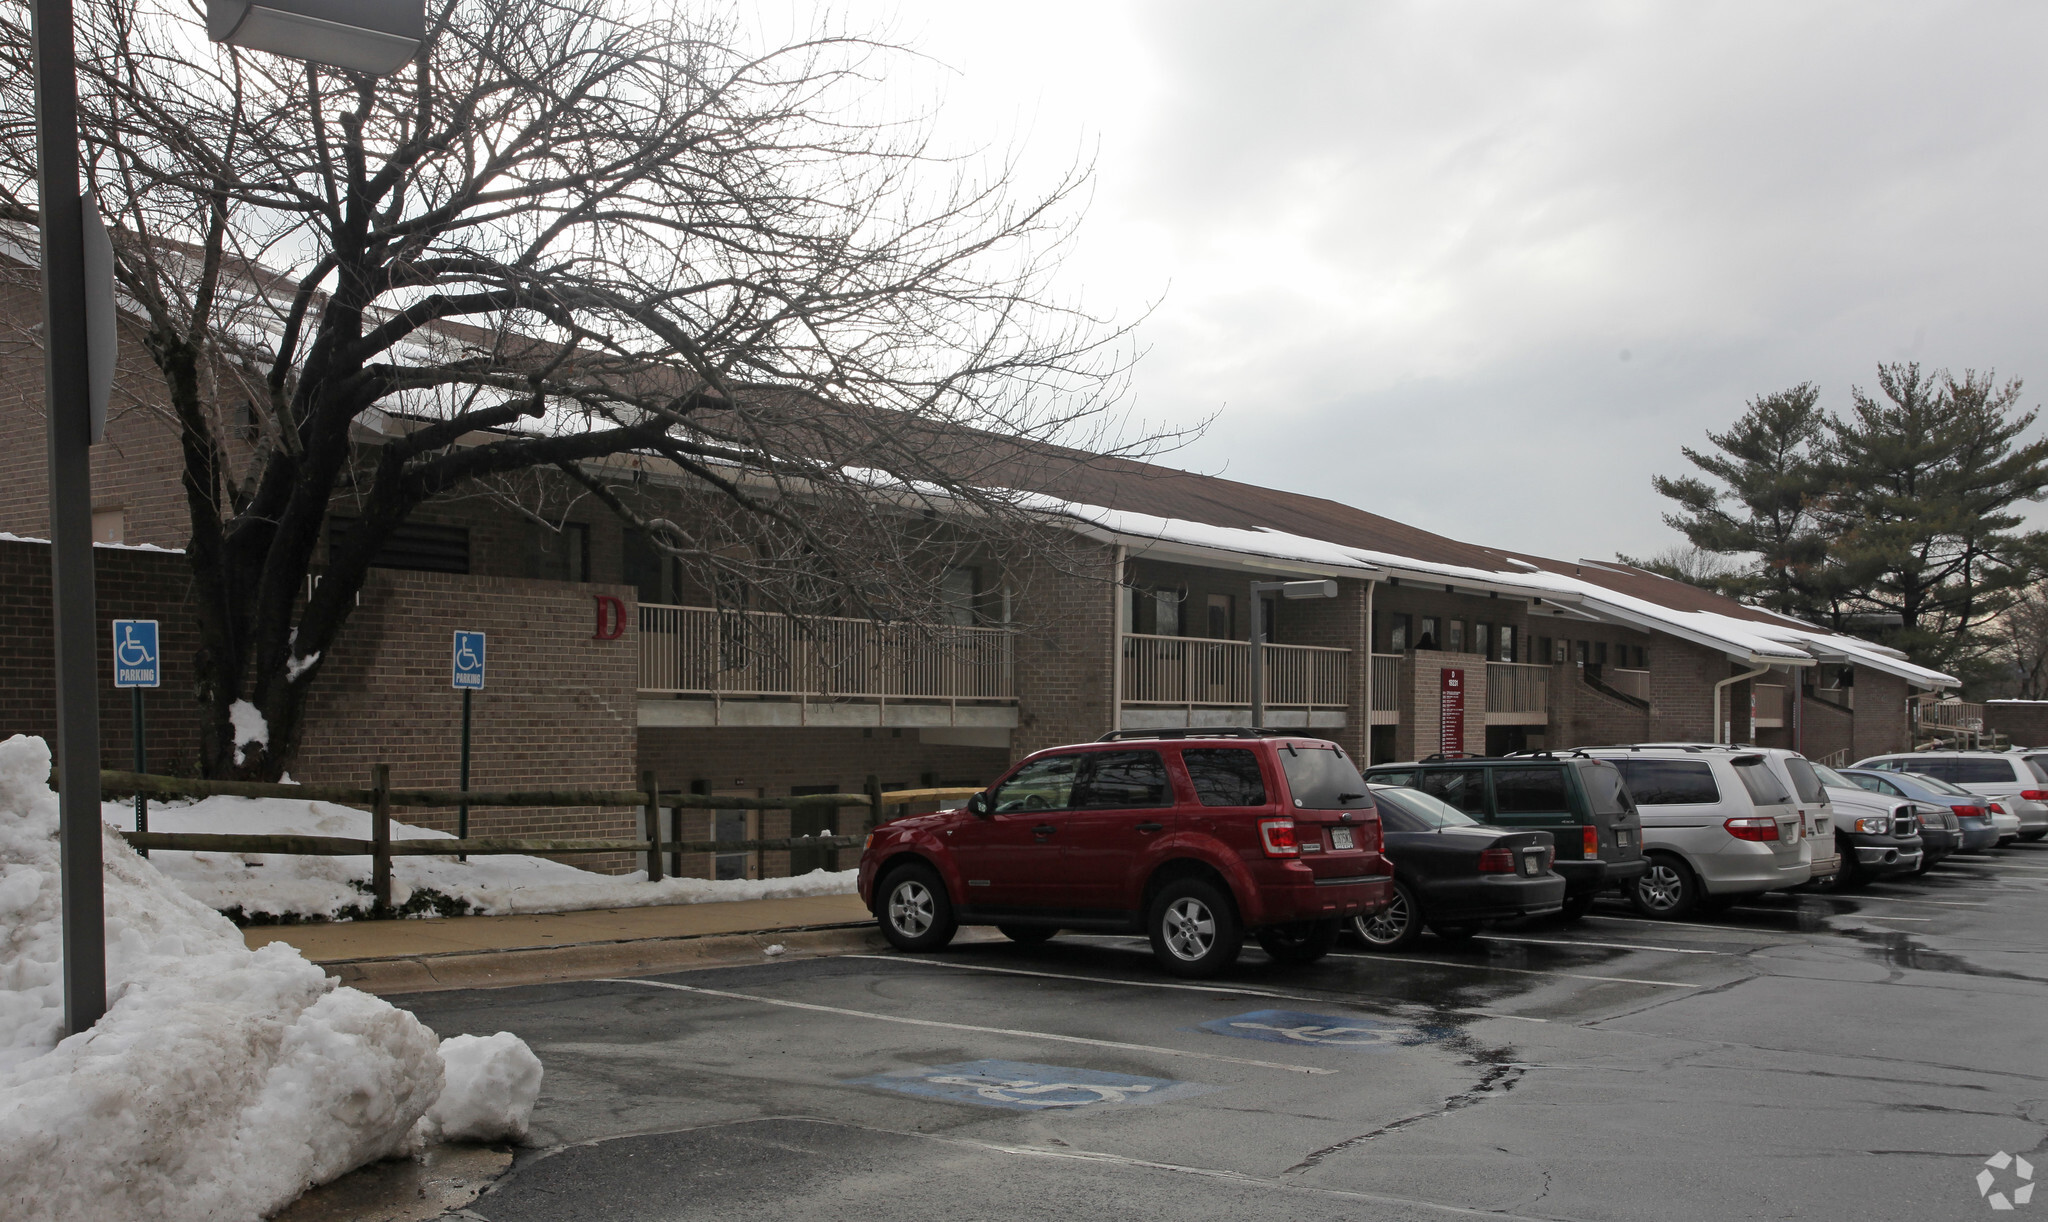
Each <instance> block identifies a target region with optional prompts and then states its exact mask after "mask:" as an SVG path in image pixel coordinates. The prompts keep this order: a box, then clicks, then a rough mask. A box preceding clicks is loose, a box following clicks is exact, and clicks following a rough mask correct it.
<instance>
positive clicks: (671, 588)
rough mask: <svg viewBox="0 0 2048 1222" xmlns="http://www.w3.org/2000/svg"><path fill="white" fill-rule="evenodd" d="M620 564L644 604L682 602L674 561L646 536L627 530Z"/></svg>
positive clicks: (631, 528) (640, 532)
mask: <svg viewBox="0 0 2048 1222" xmlns="http://www.w3.org/2000/svg"><path fill="white" fill-rule="evenodd" d="M621 561H622V565H623V569H624V571H623V573H622V574H621V575H622V576H623V577H624V578H625V582H626V584H627V585H629V586H632V587H633V588H634V590H635V591H636V592H637V596H638V598H639V599H640V601H641V602H643V603H657V604H664V605H669V606H673V605H674V604H676V603H679V602H681V601H682V599H681V597H680V596H679V594H678V592H677V590H676V582H675V580H674V577H675V573H674V570H675V567H676V566H675V558H674V557H672V556H670V555H668V554H667V553H666V552H663V551H662V550H661V549H660V548H657V547H655V546H654V543H653V542H652V541H651V540H650V539H648V537H647V532H645V531H642V530H638V529H635V528H633V527H627V528H626V538H625V545H624V550H623V552H622V555H621ZM721 593H724V591H721ZM720 605H723V606H736V607H737V606H745V605H746V604H745V603H743V602H741V603H726V602H721V604H720Z"/></svg>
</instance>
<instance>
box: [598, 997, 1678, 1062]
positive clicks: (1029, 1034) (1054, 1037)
mask: <svg viewBox="0 0 2048 1222" xmlns="http://www.w3.org/2000/svg"><path fill="white" fill-rule="evenodd" d="M598 983H600V984H637V985H641V986H644V987H646V988H650V989H674V990H675V991H676V992H678V993H696V994H698V995H699V996H703V997H723V998H726V999H728V1000H731V1001H751V1002H755V1003H757V1004H759V1005H764V1006H781V1007H783V1008H784V1009H787V1010H809V1011H811V1012H812V1013H814V1014H840V1015H844V1016H845V1017H847V1018H871V1019H874V1020H875V1021H876V1022H882V1023H901V1024H902V1025H904V1026H906V1027H938V1028H941V1029H943V1030H946V1031H973V1032H976V1033H979V1034H981V1035H1008V1036H1015V1037H1017V1038H1019V1039H1027V1040H1051V1041H1053V1042H1054V1043H1059V1044H1086V1045H1088V1046H1089V1047H1091V1048H1115V1049H1118V1050H1119V1051H1123V1052H1151V1053H1157V1054H1159V1055H1161V1056H1170V1057H1192V1058H1194V1059H1195V1060H1200V1061H1222V1062H1225V1063H1227V1064H1231V1065H1251V1066H1255V1067H1257V1068H1259V1069H1284V1070H1286V1071H1287V1072H1289V1073H1308V1074H1333V1073H1336V1072H1337V1070H1334V1069H1322V1068H1319V1067H1318V1066H1314V1065H1289V1064H1287V1063H1286V1062H1284V1061H1255V1060H1252V1059H1250V1058H1249V1057H1227V1056H1223V1055H1222V1054H1220V1053H1214V1052H1194V1051H1190V1050H1188V1049H1185V1048H1165V1047H1161V1046H1159V1045H1157V1044H1127V1043H1124V1042H1123V1041H1121V1040H1098V1039H1090V1038H1088V1037H1087V1036H1085V1035H1058V1034H1055V1033H1053V1032H1051V1031H1019V1030H1015V1029H1012V1028H1009V1027H977V1026H975V1025H973V1024H971V1023H948V1022H941V1021H939V1020H938V1019H936V1018H909V1017H907V1016H905V1015H901V1014H877V1013H875V1012H874V1011H872V1010H848V1009H844V1008H842V1007H839V1006H821V1005H816V1004H813V1003H811V1002H808V1001H788V1000H785V999H783V998H780V997H763V996H761V995H760V994H758V993H733V992H728V991H727V990H725V989H704V988H699V987H697V986H696V985H693V984H671V983H669V982H668V981H666V980H627V979H622V978H618V977H610V976H606V977H600V978H599V980H598ZM1688 987H1689V986H1688Z"/></svg>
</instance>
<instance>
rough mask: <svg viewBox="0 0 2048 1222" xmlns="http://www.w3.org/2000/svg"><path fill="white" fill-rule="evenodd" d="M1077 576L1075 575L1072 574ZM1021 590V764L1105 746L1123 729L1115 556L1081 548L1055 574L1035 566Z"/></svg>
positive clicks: (1028, 568)
mask: <svg viewBox="0 0 2048 1222" xmlns="http://www.w3.org/2000/svg"><path fill="white" fill-rule="evenodd" d="M1069 568H1071V569H1072V570H1073V571H1071V572H1070V571H1064V570H1066V569H1069ZM1011 576H1012V578H1013V580H1015V581H1016V583H1017V587H1016V588H1017V594H1016V599H1015V602H1014V604H1013V605H1014V615H1015V617H1016V620H1017V622H1018V625H1019V627H1020V629H1021V632H1020V634H1019V636H1018V638H1017V652H1016V668H1017V671H1016V673H1017V697H1018V706H1019V717H1020V724H1019V726H1018V728H1017V730H1016V732H1015V733H1013V734H1012V735H1011V736H1010V747H1011V754H1012V757H1013V758H1022V757H1023V756H1025V755H1027V754H1029V753H1031V752H1033V751H1038V750H1042V749H1043V748H1046V747H1055V746H1059V745H1060V744H1062V743H1073V742H1086V741H1088V740H1090V739H1094V738H1099V737H1101V736H1102V735H1103V734H1105V733H1107V732H1108V731H1109V730H1110V729H1111V728H1112V727H1113V726H1114V725H1115V724H1116V718H1115V710H1114V707H1113V705H1114V702H1115V696H1114V692H1115V666H1116V661H1117V656H1116V655H1117V648H1118V643H1117V618H1118V607H1117V600H1118V599H1119V598H1120V597H1122V596H1123V591H1122V590H1121V588H1120V587H1119V586H1118V584H1117V581H1116V563H1115V552H1114V549H1112V548H1109V547H1100V548H1081V547H1076V548H1075V549H1073V552H1072V553H1071V554H1070V555H1069V556H1068V557H1065V558H1064V564H1063V565H1062V566H1061V567H1059V568H1055V567H1054V566H1053V565H1051V564H1049V563H1047V562H1045V561H1042V560H1041V561H1027V562H1025V563H1024V564H1023V565H1021V566H1019V568H1018V569H1017V570H1016V571H1015V572H1014V573H1013V574H1011Z"/></svg>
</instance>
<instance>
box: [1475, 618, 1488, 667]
mask: <svg viewBox="0 0 2048 1222" xmlns="http://www.w3.org/2000/svg"><path fill="white" fill-rule="evenodd" d="M1472 652H1473V653H1476V654H1478V655H1479V656H1480V657H1482V658H1485V659H1487V660H1488V661H1492V660H1493V625H1492V624H1474V625H1472Z"/></svg>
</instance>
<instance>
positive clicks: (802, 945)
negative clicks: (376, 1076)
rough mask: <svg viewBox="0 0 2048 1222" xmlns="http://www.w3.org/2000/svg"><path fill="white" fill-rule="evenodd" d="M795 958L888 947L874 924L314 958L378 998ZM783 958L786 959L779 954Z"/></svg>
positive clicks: (647, 973) (329, 972)
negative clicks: (774, 955) (774, 953)
mask: <svg viewBox="0 0 2048 1222" xmlns="http://www.w3.org/2000/svg"><path fill="white" fill-rule="evenodd" d="M771 946H780V947H782V948H783V949H782V954H783V955H788V956H794V957H804V956H811V955H837V954H844V953H847V952H849V951H872V950H886V949H888V946H889V944H888V942H887V941H885V940H884V939H883V938H882V934H881V931H880V930H878V929H877V928H876V927H875V924H874V922H872V921H862V922H859V923H856V924H835V925H800V926H792V927H788V928H783V929H762V930H754V931H751V932H748V933H738V934H686V935H680V936H676V937H663V938H631V939H623V940H619V941H601V942H572V943H568V944H566V945H552V946H529V947H514V948H511V949H505V950H479V951H441V952H437V953H434V954H424V955H388V956H379V957H376V958H363V959H316V960H314V962H316V963H318V964H319V965H320V966H321V967H323V968H325V969H326V970H327V974H328V975H330V976H335V977H338V978H339V979H340V980H341V983H343V984H345V985H348V986H349V987H350V988H355V989H361V990H362V991H363V992H365V993H374V994H377V995H378V996H385V995H387V994H395V993H430V992H438V991H441V990H446V989H492V988H504V987H507V986H510V985H521V984H547V983H550V982H552V981H558V980H592V979H597V978H599V977H604V976H649V975H659V974H661V973H664V972H675V971H687V970H689V969H691V968H698V967H716V966H726V965H731V964H736V963H761V962H765V961H766V960H767V958H768V957H769V956H768V954H767V951H768V948H769V947H771ZM778 957H779V956H778Z"/></svg>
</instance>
